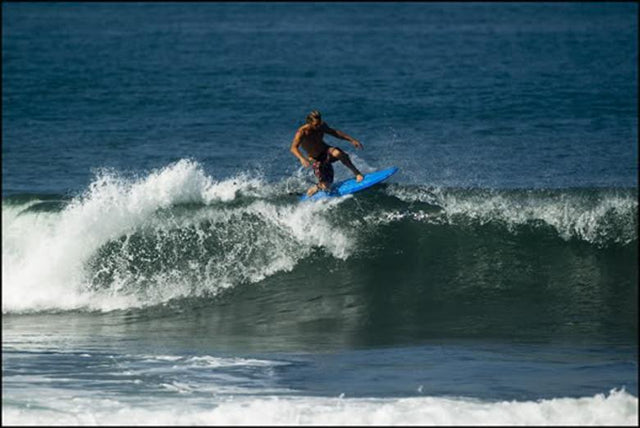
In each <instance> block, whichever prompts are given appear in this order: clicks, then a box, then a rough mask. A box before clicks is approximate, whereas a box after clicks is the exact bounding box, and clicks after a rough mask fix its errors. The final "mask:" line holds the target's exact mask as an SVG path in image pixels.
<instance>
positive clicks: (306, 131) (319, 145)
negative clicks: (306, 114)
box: [300, 122, 329, 159]
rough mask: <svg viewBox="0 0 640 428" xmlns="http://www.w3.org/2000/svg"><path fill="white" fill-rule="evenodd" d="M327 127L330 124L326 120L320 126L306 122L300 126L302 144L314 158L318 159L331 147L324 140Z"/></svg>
mask: <svg viewBox="0 0 640 428" xmlns="http://www.w3.org/2000/svg"><path fill="white" fill-rule="evenodd" d="M327 128H328V126H327V125H326V124H325V123H324V122H322V123H321V124H320V125H319V126H313V125H311V124H306V125H302V126H301V127H300V131H301V137H300V145H301V146H302V148H303V149H304V150H305V151H306V152H307V153H308V154H309V156H310V157H311V158H313V159H318V158H319V157H320V156H321V155H322V154H323V153H324V152H326V151H327V149H328V148H329V145H328V144H327V143H325V142H324V140H323V137H324V133H325V130H326V129H327Z"/></svg>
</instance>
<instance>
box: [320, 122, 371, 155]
mask: <svg viewBox="0 0 640 428" xmlns="http://www.w3.org/2000/svg"><path fill="white" fill-rule="evenodd" d="M325 132H326V133H327V134H329V135H333V136H334V137H336V138H340V139H341V140H345V141H349V142H350V143H351V144H353V147H355V148H357V149H362V148H364V146H363V145H362V143H361V142H360V141H358V140H356V139H355V138H353V137H351V136H349V135H347V134H345V133H344V132H342V131H338V130H337V129H333V128H330V127H329V126H327V127H326V129H325Z"/></svg>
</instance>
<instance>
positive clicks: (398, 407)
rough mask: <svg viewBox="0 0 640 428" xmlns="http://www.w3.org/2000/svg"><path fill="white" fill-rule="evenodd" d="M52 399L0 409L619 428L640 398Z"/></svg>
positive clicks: (236, 419)
mask: <svg viewBox="0 0 640 428" xmlns="http://www.w3.org/2000/svg"><path fill="white" fill-rule="evenodd" d="M154 401H155V404H154V405H149V406H146V405H131V404H128V403H123V402H120V401H118V400H115V399H96V398H90V397H88V398H86V397H79V396H75V397H67V398H65V397H60V398H56V397H55V395H52V396H50V397H49V398H48V400H47V402H46V403H39V406H38V407H37V408H35V406H34V408H28V407H21V408H19V407H17V406H6V405H4V404H3V409H2V419H3V423H5V424H9V425H611V426H615V425H624V426H631V425H637V423H638V399H637V398H636V397H634V396H632V395H631V394H629V393H627V392H625V391H616V390H613V391H611V392H610V393H609V394H597V395H595V396H592V397H581V398H554V399H548V400H537V401H500V402H490V401H481V400H475V399H467V398H442V397H412V398H380V399H379V398H345V397H342V396H341V397H336V398H326V397H303V396H302V397H297V396H265V397H255V396H252V397H251V396H250V397H247V396H238V397H233V396H230V397H224V398H222V399H217V398H216V397H215V396H212V397H211V400H210V404H209V405H198V406H192V405H189V401H188V400H187V399H185V398H182V399H180V400H177V401H173V402H164V400H161V399H157V400H156V399H154Z"/></svg>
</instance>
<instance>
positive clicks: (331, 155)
mask: <svg viewBox="0 0 640 428" xmlns="http://www.w3.org/2000/svg"><path fill="white" fill-rule="evenodd" d="M306 122H307V123H305V124H304V125H302V126H301V127H300V128H299V129H298V132H296V135H295V137H293V142H292V143H291V153H293V155H294V156H295V157H297V158H298V159H299V160H300V163H301V164H302V166H303V167H305V168H307V167H308V166H309V165H312V166H313V172H314V173H315V175H316V177H317V178H318V184H316V185H314V186H311V187H310V188H309V190H307V196H311V195H313V194H314V193H316V192H317V191H318V190H320V189H322V190H328V189H329V188H330V187H331V184H332V183H333V165H331V164H332V163H333V162H335V161H337V160H339V161H340V162H342V163H343V164H344V165H345V166H346V167H347V168H349V169H350V170H351V172H353V173H354V174H355V176H356V180H357V181H362V179H363V178H364V177H363V176H362V174H361V173H360V171H358V168H356V167H355V166H354V165H353V163H351V159H350V158H349V155H348V154H346V153H345V152H343V151H342V149H340V148H338V147H332V146H329V145H328V144H327V143H325V142H324V141H323V140H322V137H323V136H324V134H325V133H326V134H329V135H332V136H334V137H336V138H340V139H342V140H346V141H349V142H351V144H353V147H355V148H360V149H361V148H362V144H361V143H360V142H359V141H358V140H356V139H355V138H351V137H350V136H348V135H347V134H345V133H344V132H341V131H338V130H336V129H332V128H330V127H329V125H327V124H326V123H325V122H323V121H322V116H321V115H320V112H319V111H317V110H314V111H312V112H311V113H309V114H308V115H307V120H306ZM300 146H302V148H303V149H304V150H305V151H306V152H307V155H308V158H305V157H304V156H303V155H302V153H300V149H299V147H300Z"/></svg>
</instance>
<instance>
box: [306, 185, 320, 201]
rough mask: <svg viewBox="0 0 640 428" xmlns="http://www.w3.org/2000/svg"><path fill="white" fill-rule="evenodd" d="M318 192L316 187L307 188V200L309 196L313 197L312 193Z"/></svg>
mask: <svg viewBox="0 0 640 428" xmlns="http://www.w3.org/2000/svg"><path fill="white" fill-rule="evenodd" d="M317 191H318V186H317V185H316V186H311V187H309V190H307V198H310V197H311V196H313V194H314V193H316V192H317Z"/></svg>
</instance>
